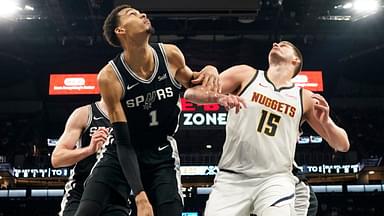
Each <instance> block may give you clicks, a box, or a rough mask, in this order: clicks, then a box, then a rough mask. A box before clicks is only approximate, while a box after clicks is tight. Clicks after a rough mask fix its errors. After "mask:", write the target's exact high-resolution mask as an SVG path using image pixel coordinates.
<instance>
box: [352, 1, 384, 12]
mask: <svg viewBox="0 0 384 216" xmlns="http://www.w3.org/2000/svg"><path fill="white" fill-rule="evenodd" d="M379 8H380V2H379V0H355V1H354V2H353V9H354V10H355V11H356V12H363V13H369V12H376V11H378V10H379Z"/></svg>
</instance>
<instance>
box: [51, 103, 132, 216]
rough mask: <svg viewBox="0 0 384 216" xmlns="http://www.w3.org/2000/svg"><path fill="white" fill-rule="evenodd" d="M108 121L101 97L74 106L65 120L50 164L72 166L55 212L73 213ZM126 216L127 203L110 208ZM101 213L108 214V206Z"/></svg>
mask: <svg viewBox="0 0 384 216" xmlns="http://www.w3.org/2000/svg"><path fill="white" fill-rule="evenodd" d="M110 127H111V124H110V122H109V119H108V117H107V115H106V107H105V103H104V102H103V100H101V101H99V102H96V103H92V104H89V105H85V106H82V107H79V108H77V109H75V110H74V111H73V112H72V114H71V115H70V117H69V118H68V120H67V123H66V126H65V129H64V132H63V134H62V135H61V137H60V139H59V140H58V142H57V145H56V147H55V149H54V151H53V153H52V158H51V160H52V166H53V167H55V168H57V167H69V166H73V165H75V166H74V167H73V169H72V170H71V176H70V177H69V180H68V182H67V183H66V185H65V194H64V197H63V200H62V203H61V211H60V213H59V215H64V216H70V215H74V214H75V212H76V210H77V208H78V205H79V203H80V199H81V195H82V194H83V190H84V188H83V184H84V181H85V179H86V178H87V177H88V175H89V173H90V171H91V169H92V167H93V165H94V164H95V162H96V157H97V156H99V155H100V148H101V146H102V144H103V143H105V141H106V140H107V136H108V134H109V130H110ZM114 211H115V212H116V211H123V212H125V213H126V214H123V215H128V213H129V209H128V206H126V207H125V209H124V208H118V209H115V210H114ZM105 212H106V213H108V214H112V208H111V206H110V207H109V209H105Z"/></svg>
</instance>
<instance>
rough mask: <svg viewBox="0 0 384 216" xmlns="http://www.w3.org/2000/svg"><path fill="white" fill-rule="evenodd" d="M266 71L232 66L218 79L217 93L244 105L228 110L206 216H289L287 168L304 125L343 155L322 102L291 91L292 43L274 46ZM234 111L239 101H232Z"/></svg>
mask: <svg viewBox="0 0 384 216" xmlns="http://www.w3.org/2000/svg"><path fill="white" fill-rule="evenodd" d="M268 60H269V68H268V70H267V71H265V72H264V71H261V70H256V69H254V68H252V67H250V66H246V65H239V66H234V67H231V68H229V69H227V70H226V71H224V72H223V73H221V74H220V77H221V82H222V93H230V94H234V95H237V96H239V97H240V98H241V99H243V100H244V101H245V103H246V105H247V109H241V110H240V111H239V113H237V114H236V113H235V111H234V110H230V111H229V114H228V120H227V126H226V140H225V143H224V146H223V153H222V156H221V159H220V162H219V168H220V171H219V172H218V174H217V176H216V179H215V183H214V186H213V189H212V192H211V194H210V196H209V199H208V201H207V206H206V210H205V215H206V216H218V215H220V216H226V215H231V216H233V215H236V216H243V215H244V216H245V215H246V216H248V215H250V213H252V214H256V215H258V216H275V215H294V214H295V213H294V200H295V180H294V177H293V175H292V172H291V171H292V164H293V160H294V154H295V145H296V141H297V137H298V136H299V127H300V124H301V123H302V122H304V121H306V122H308V123H309V125H310V126H311V127H312V128H313V129H314V130H315V131H316V132H317V133H318V134H319V135H321V136H322V137H323V138H324V139H325V140H326V141H327V142H328V143H329V145H330V146H331V147H332V148H334V149H335V150H337V151H343V152H345V151H348V149H349V141H348V137H347V134H346V132H345V131H344V130H343V129H342V128H340V127H338V126H337V125H336V124H335V123H334V122H333V121H332V120H331V118H330V117H329V106H328V104H327V102H326V100H325V99H324V98H323V97H322V96H320V95H318V94H313V93H312V92H311V91H309V90H306V89H301V88H298V87H296V86H295V85H294V84H293V83H292V80H291V79H292V78H293V77H294V76H295V75H296V74H297V73H298V72H299V71H300V70H301V67H302V63H303V59H302V56H301V54H300V51H299V50H298V49H297V48H296V47H295V46H294V45H293V44H291V43H289V42H287V41H282V42H280V43H274V44H273V47H272V49H271V51H270V52H269V58H268ZM207 95H208V96H210V97H212V95H217V98H220V97H219V94H216V93H211V94H207V91H206V90H205V89H203V88H202V87H201V88H199V89H197V88H194V89H187V91H186V92H185V97H186V99H189V98H201V97H208V96H207ZM231 103H234V104H235V105H236V106H238V105H241V103H239V101H233V102H231Z"/></svg>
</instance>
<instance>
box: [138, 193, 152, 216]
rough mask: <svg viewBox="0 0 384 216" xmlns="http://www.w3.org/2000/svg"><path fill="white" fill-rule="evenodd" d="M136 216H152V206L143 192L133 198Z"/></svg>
mask: <svg viewBox="0 0 384 216" xmlns="http://www.w3.org/2000/svg"><path fill="white" fill-rule="evenodd" d="M135 202H136V208H137V216H153V215H154V214H153V209H152V205H151V203H150V202H149V200H148V197H147V194H146V193H145V192H144V191H141V192H140V193H138V194H137V195H136V197H135Z"/></svg>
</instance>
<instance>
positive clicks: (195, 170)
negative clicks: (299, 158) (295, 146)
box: [13, 163, 363, 178]
mask: <svg viewBox="0 0 384 216" xmlns="http://www.w3.org/2000/svg"><path fill="white" fill-rule="evenodd" d="M299 169H300V170H301V171H303V173H306V174H350V173H359V172H360V171H361V170H362V169H363V167H362V166H361V165H360V163H358V164H345V165H338V164H334V165H328V164H322V165H313V166H309V165H303V166H299ZM180 171H181V175H182V176H211V175H216V174H217V172H218V171H219V168H218V167H217V166H215V165H208V166H180ZM70 173H71V170H70V169H68V168H61V169H52V168H45V169H16V168H14V169H13V176H14V177H16V178H51V177H69V175H70Z"/></svg>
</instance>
